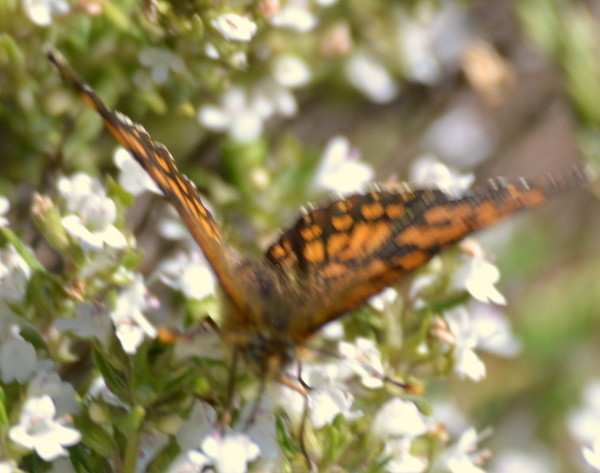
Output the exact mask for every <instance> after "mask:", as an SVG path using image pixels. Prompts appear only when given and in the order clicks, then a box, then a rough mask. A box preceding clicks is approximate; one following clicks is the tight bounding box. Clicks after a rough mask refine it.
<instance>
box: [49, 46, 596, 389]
mask: <svg viewBox="0 0 600 473" xmlns="http://www.w3.org/2000/svg"><path fill="white" fill-rule="evenodd" d="M48 57H49V59H50V60H51V61H52V62H53V63H54V64H55V65H56V67H57V68H58V69H59V71H60V73H61V75H62V76H63V77H64V78H65V79H66V80H67V81H68V82H70V83H71V84H72V85H73V86H74V87H75V88H76V89H77V90H78V91H79V93H80V94H81V95H82V97H83V99H84V100H85V101H86V102H87V103H88V104H89V105H90V106H91V107H92V108H93V109H94V110H96V111H97V112H98V113H99V114H100V115H101V117H102V119H103V120H104V123H105V124H106V126H107V127H108V129H109V130H110V131H111V133H112V134H113V135H114V136H115V137H116V138H117V139H118V140H119V142H120V143H121V144H122V145H123V146H124V147H125V148H126V149H127V150H128V151H129V152H130V153H131V154H133V156H134V157H135V159H137V161H138V162H139V163H140V164H141V165H142V166H143V168H144V169H145V170H146V171H147V172H148V174H150V176H151V177H152V178H153V179H154V181H155V182H156V184H158V186H159V187H160V189H161V190H162V191H163V193H164V195H165V197H166V198H167V200H168V201H169V202H170V203H171V205H173V206H174V207H175V208H176V209H177V211H178V212H179V215H180V216H181V218H183V220H184V221H185V223H186V225H187V227H188V228H189V230H190V231H191V233H192V234H193V236H194V238H195V239H196V241H197V242H198V244H199V245H200V247H201V248H202V251H203V252H204V254H205V255H206V258H207V259H208V261H209V262H210V265H211V266H212V268H213V269H214V271H215V273H216V275H217V277H218V279H219V281H220V283H221V286H222V287H223V290H224V292H225V295H226V300H227V309H226V310H227V312H226V316H225V317H224V323H223V326H222V327H221V332H222V336H223V339H224V340H225V341H226V342H227V343H229V344H231V345H232V347H233V348H234V353H240V354H241V355H242V356H243V357H244V359H245V360H246V362H247V364H248V366H249V367H250V368H251V369H252V370H253V371H254V372H255V373H256V374H257V375H258V376H259V378H260V379H261V380H263V381H264V380H266V379H273V378H275V377H277V376H278V375H279V374H280V373H281V370H282V368H283V367H285V366H286V365H287V364H288V363H290V362H291V361H292V360H294V359H295V358H296V350H297V349H298V347H301V346H304V345H305V344H306V341H307V340H308V339H309V338H310V337H311V335H313V334H315V332H317V331H318V330H319V329H320V328H321V327H322V326H323V325H325V324H326V323H328V322H330V321H332V320H335V319H337V318H338V317H340V316H342V315H343V314H344V313H346V312H348V311H349V310H351V309H354V308H355V307H357V306H359V305H360V304H362V303H363V302H364V301H365V300H366V299H367V298H369V297H370V296H372V295H374V294H377V293H378V292H380V291H381V290H382V289H384V288H385V287H386V286H388V285H390V284H391V283H393V282H395V281H398V280H399V279H400V278H402V277H403V276H405V275H406V274H408V273H410V272H411V271H413V270H415V269H416V268H418V267H420V266H422V265H423V264H425V263H426V262H427V261H429V260H430V259H431V258H432V257H433V256H434V255H436V254H437V253H439V252H440V251H442V250H444V249H445V248H448V247H449V246H451V245H452V244H454V243H456V242H457V241H459V240H461V239H462V238H463V237H464V236H465V235H468V234H470V233H471V232H474V231H476V230H479V229H481V228H485V227H487V226H489V225H492V224H494V223H496V222H497V221H499V220H500V219H502V218H504V217H506V216H507V215H510V214H512V213H513V212H515V211H517V210H519V209H522V208H526V207H532V206H535V205H538V204H540V203H542V202H544V201H545V200H546V199H547V198H548V197H550V196H552V195H554V194H557V193H560V192H563V191H565V190H568V189H571V188H573V187H576V186H579V185H581V184H582V183H583V182H586V181H589V180H590V178H591V176H590V172H589V170H588V169H587V168H585V167H583V166H582V167H577V168H574V169H573V170H572V171H571V172H568V173H565V174H553V175H548V176H546V177H544V178H541V179H536V180H526V179H502V178H497V179H493V180H490V181H489V182H487V184H485V185H482V186H480V187H477V188H475V189H472V190H468V191H466V192H465V193H464V194H463V195H462V196H459V197H456V196H452V195H449V194H448V193H445V192H443V191H442V190H439V189H413V188H412V187H409V186H399V187H398V188H394V189H391V188H384V187H381V188H378V189H375V190H371V191H369V192H366V193H364V194H354V195H350V196H348V197H346V198H344V199H341V200H338V201H335V202H333V203H330V204H328V205H326V206H324V207H322V208H317V209H314V210H310V211H308V212H306V213H304V214H303V215H302V216H301V217H300V219H299V220H298V222H297V223H296V224H295V225H294V226H293V227H292V228H290V229H289V230H287V231H285V232H284V233H283V234H282V235H281V237H280V238H279V240H278V241H276V242H275V243H274V244H273V245H271V247H270V248H269V249H268V250H267V252H266V254H265V256H264V258H263V259H261V260H258V259H251V258H247V257H244V256H241V255H240V254H238V253H237V252H236V250H235V249H233V248H231V247H230V246H229V245H228V244H227V242H226V241H224V240H223V237H222V235H221V230H220V228H219V226H218V225H217V223H216V222H215V221H214V219H213V217H212V215H211V214H210V212H209V211H208V210H207V209H206V207H205V206H204V205H203V204H202V201H201V200H200V197H199V195H198V191H197V190H196V187H195V186H194V184H192V183H191V182H190V181H189V179H188V178H187V177H185V176H184V175H183V174H181V173H180V172H179V170H178V169H177V166H176V165H175V162H174V160H173V158H172V156H171V155H170V153H169V152H168V151H167V149H166V148H165V147H164V146H163V145H162V144H160V143H157V142H155V141H154V140H153V139H152V138H151V137H150V135H149V134H148V133H147V132H146V131H145V130H144V129H143V128H142V127H141V126H140V125H137V124H134V123H133V122H132V121H131V120H130V119H129V118H127V117H126V116H124V115H122V114H120V113H118V112H114V111H112V110H110V109H109V108H107V107H106V105H104V103H103V102H102V101H101V99H100V98H99V97H98V95H97V94H96V93H95V92H94V91H93V90H92V89H91V88H90V87H89V86H88V85H87V84H85V83H84V82H83V81H82V80H81V79H80V78H79V77H78V76H77V74H76V73H75V72H74V71H73V70H72V69H71V68H70V67H69V66H68V64H67V62H66V61H65V59H64V58H63V57H62V56H61V55H60V54H59V53H57V52H55V51H49V52H48Z"/></svg>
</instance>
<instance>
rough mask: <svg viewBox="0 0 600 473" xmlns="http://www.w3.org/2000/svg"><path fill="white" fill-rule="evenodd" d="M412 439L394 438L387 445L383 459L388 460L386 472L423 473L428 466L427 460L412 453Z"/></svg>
mask: <svg viewBox="0 0 600 473" xmlns="http://www.w3.org/2000/svg"><path fill="white" fill-rule="evenodd" d="M411 443H412V439H410V438H392V439H389V440H388V441H387V442H386V443H385V448H384V450H383V454H382V455H381V458H382V459H387V462H386V463H385V466H384V468H385V471H387V472H389V473H421V472H422V471H424V470H425V468H427V466H428V463H429V462H428V461H427V458H425V457H416V456H414V455H412V454H411V453H410V447H411Z"/></svg>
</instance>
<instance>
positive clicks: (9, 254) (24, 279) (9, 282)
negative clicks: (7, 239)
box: [0, 244, 32, 303]
mask: <svg viewBox="0 0 600 473" xmlns="http://www.w3.org/2000/svg"><path fill="white" fill-rule="evenodd" d="M31 273H32V271H31V268H30V267H29V265H28V264H27V262H26V261H25V260H24V259H23V257H22V256H21V255H20V254H19V253H18V252H17V250H16V249H15V247H14V246H12V245H11V244H9V245H7V246H6V248H4V249H2V250H0V300H4V301H7V302H11V303H18V302H21V301H22V300H23V297H25V292H26V291H27V285H28V284H29V278H30V277H31Z"/></svg>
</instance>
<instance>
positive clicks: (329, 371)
mask: <svg viewBox="0 0 600 473" xmlns="http://www.w3.org/2000/svg"><path fill="white" fill-rule="evenodd" d="M294 372H295V371H294V369H293V368H290V373H294ZM347 372H348V368H347V367H343V365H340V363H339V362H336V363H329V364H323V365H309V366H306V367H305V368H304V370H303V372H302V378H303V380H304V381H305V382H306V383H307V384H308V385H309V386H310V387H311V389H310V390H309V391H308V408H309V420H310V423H311V424H312V425H313V426H314V427H316V428H317V429H320V428H321V427H323V426H324V425H325V424H331V422H333V420H334V419H335V417H336V416H337V415H338V414H342V415H343V416H344V417H345V418H346V419H354V418H356V417H358V416H360V415H362V414H361V413H360V412H356V411H351V410H350V409H351V408H352V405H353V403H354V398H353V396H352V394H350V393H349V392H348V388H347V387H346V385H345V384H344V383H343V378H344V376H345V375H346V373H347ZM269 396H270V397H271V399H272V400H273V402H274V403H275V404H276V405H278V406H280V407H281V408H282V409H284V410H285V412H286V413H287V415H288V416H289V418H290V420H291V422H292V425H294V426H299V425H300V420H301V418H302V414H303V412H304V406H305V403H306V399H305V397H304V396H303V395H301V394H300V393H299V392H298V391H296V390H293V389H291V388H290V387H287V386H284V385H276V386H273V388H272V389H271V391H270V392H269Z"/></svg>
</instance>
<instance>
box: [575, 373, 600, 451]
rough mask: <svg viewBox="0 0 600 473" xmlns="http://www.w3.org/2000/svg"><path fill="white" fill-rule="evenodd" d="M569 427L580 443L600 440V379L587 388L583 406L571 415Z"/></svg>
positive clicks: (584, 392) (593, 381)
mask: <svg viewBox="0 0 600 473" xmlns="http://www.w3.org/2000/svg"><path fill="white" fill-rule="evenodd" d="M568 425H569V430H570V431H571V434H572V435H573V436H574V437H575V438H576V439H577V441H578V442H579V443H582V444H591V443H593V442H594V440H595V439H597V438H600V379H595V380H592V381H590V382H589V383H588V384H587V385H586V386H585V388H584V390H583V403H582V406H581V407H580V408H578V409H577V410H575V411H574V412H571V413H570V414H569V417H568Z"/></svg>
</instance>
